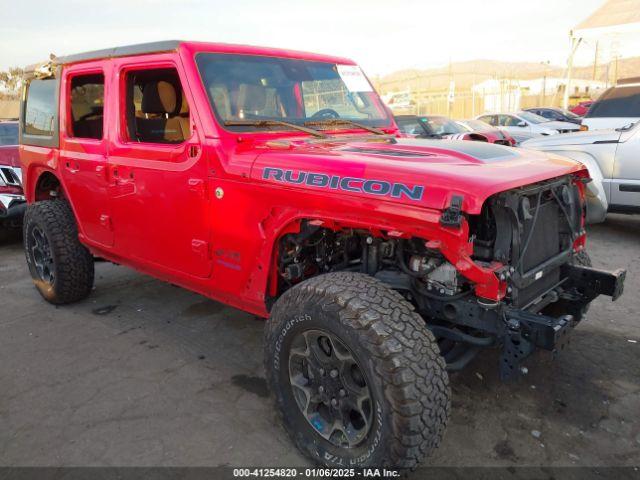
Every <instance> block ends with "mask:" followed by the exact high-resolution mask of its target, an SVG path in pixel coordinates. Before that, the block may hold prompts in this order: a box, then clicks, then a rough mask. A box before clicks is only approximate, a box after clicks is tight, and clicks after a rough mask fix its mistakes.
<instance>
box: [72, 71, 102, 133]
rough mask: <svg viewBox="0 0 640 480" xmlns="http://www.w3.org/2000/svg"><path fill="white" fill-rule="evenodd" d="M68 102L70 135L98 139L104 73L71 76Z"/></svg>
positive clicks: (100, 131)
mask: <svg viewBox="0 0 640 480" xmlns="http://www.w3.org/2000/svg"><path fill="white" fill-rule="evenodd" d="M69 103H70V105H69V106H70V110H71V112H70V113H71V125H70V127H71V128H70V136H71V137H75V138H92V139H94V140H100V139H101V138H102V130H103V118H104V75H103V74H102V73H96V74H91V75H78V76H76V77H73V78H72V79H71V91H70V95H69Z"/></svg>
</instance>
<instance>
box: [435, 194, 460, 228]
mask: <svg viewBox="0 0 640 480" xmlns="http://www.w3.org/2000/svg"><path fill="white" fill-rule="evenodd" d="M463 200H464V197H463V196H461V195H454V196H453V197H451V202H450V203H449V206H448V207H447V208H446V209H445V211H444V212H442V216H441V217H440V225H442V226H443V227H455V228H460V226H461V225H462V201H463Z"/></svg>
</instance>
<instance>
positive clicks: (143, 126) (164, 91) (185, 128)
mask: <svg viewBox="0 0 640 480" xmlns="http://www.w3.org/2000/svg"><path fill="white" fill-rule="evenodd" d="M184 103H185V104H186V102H184ZM141 109H142V113H143V114H144V118H138V119H137V122H136V124H137V132H136V133H137V135H138V139H139V140H140V141H143V142H145V141H147V142H161V143H165V142H166V143H180V142H183V141H184V140H185V139H186V138H188V137H189V135H190V129H189V117H188V112H189V107H188V106H186V111H185V105H183V95H182V91H179V90H177V89H176V88H175V86H174V85H173V84H172V83H169V82H167V81H164V80H160V81H152V82H149V83H147V84H145V85H144V88H143V90H142V103H141ZM184 113H186V117H185V116H184Z"/></svg>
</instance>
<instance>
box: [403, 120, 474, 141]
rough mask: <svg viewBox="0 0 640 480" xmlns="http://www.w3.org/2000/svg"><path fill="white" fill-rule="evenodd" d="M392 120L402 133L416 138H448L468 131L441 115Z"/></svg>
mask: <svg viewBox="0 0 640 480" xmlns="http://www.w3.org/2000/svg"><path fill="white" fill-rule="evenodd" d="M394 120H395V121H396V124H397V125H398V129H400V131H401V132H402V133H404V134H406V135H410V136H413V137H418V138H448V137H451V136H453V135H461V134H462V135H464V134H466V133H469V129H467V128H465V127H463V126H462V125H458V124H457V123H456V122H454V121H453V120H451V119H450V118H447V117H445V116H442V115H395V116H394ZM469 139H472V138H469ZM460 140H464V138H461V139H460ZM481 140H483V141H486V140H485V139H484V138H482V139H481Z"/></svg>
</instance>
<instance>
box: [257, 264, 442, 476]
mask: <svg viewBox="0 0 640 480" xmlns="http://www.w3.org/2000/svg"><path fill="white" fill-rule="evenodd" d="M345 365H346V366H345ZM354 365H355V366H354ZM318 366H320V367H322V368H318ZM334 367H335V368H334ZM265 368H266V373H267V381H268V382H269V386H270V388H271V391H272V392H273V394H274V395H275V400H276V406H277V410H278V411H279V413H280V415H281V417H282V422H283V424H284V426H285V429H286V430H287V432H288V433H289V435H290V437H291V439H292V440H293V442H294V443H295V445H296V446H297V447H298V449H300V451H301V452H302V453H303V454H305V455H307V456H309V457H310V458H312V459H313V460H314V461H315V462H317V463H320V464H323V465H326V466H341V467H369V466H390V467H395V468H400V469H413V468H415V467H416V466H417V465H418V463H419V462H420V461H421V460H422V459H423V458H424V457H426V456H427V455H429V454H430V453H431V451H432V450H433V449H435V448H436V447H437V446H438V445H439V444H440V441H441V440H442V435H443V433H444V430H445V427H446V424H447V420H448V417H449V410H450V389H449V378H448V375H447V372H446V369H445V362H444V359H443V358H442V357H441V356H440V354H439V350H438V345H437V343H436V340H435V338H434V337H433V335H432V334H431V332H430V331H429V330H428V329H427V327H426V325H425V323H424V321H423V319H422V318H421V317H420V316H419V315H418V314H417V313H416V312H415V311H414V309H413V306H412V305H411V304H410V303H409V302H407V301H406V300H405V299H404V298H403V297H402V296H401V295H400V294H398V293H397V292H396V291H394V290H391V289H390V288H388V287H387V286H386V285H384V284H383V283H382V282H380V281H378V280H376V279H374V278H372V277H370V276H367V275H363V274H358V273H349V272H338V273H329V274H325V275H320V276H318V277H314V278H311V279H309V280H307V281H305V282H302V283H300V284H299V285H297V286H295V287H293V288H291V289H290V290H288V291H286V292H285V293H284V294H283V295H282V296H281V297H280V299H279V300H278V301H277V302H276V303H275V305H274V307H273V310H272V312H271V317H270V318H269V320H268V322H267V327H266V330H265ZM337 372H339V373H337ZM331 377H333V378H331ZM321 386H323V390H321V389H320V387H321ZM354 386H355V387H354ZM343 387H344V388H343ZM334 402H335V403H334ZM303 409H304V410H306V412H307V413H304V412H303Z"/></svg>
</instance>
